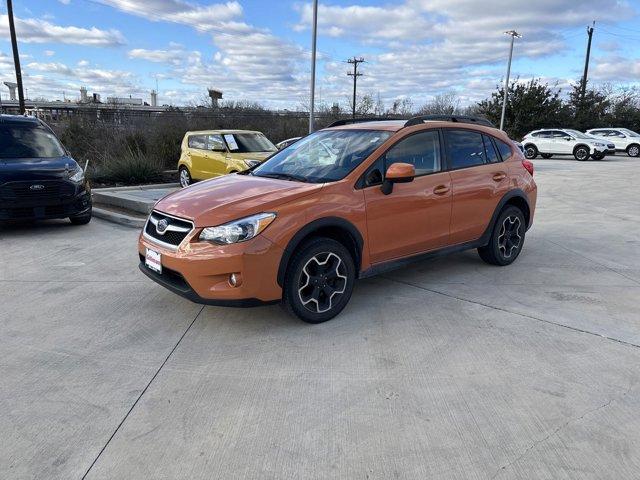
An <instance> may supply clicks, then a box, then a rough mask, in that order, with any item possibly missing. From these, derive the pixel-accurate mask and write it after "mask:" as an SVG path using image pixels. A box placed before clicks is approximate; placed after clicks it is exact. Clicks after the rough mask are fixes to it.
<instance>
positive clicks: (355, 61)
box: [347, 57, 364, 118]
mask: <svg viewBox="0 0 640 480" xmlns="http://www.w3.org/2000/svg"><path fill="white" fill-rule="evenodd" d="M347 63H350V64H352V65H353V73H351V72H347V75H349V76H350V77H353V105H352V107H353V108H352V115H353V118H356V90H357V85H358V77H361V76H362V75H363V74H362V73H358V65H359V64H361V63H364V58H362V57H360V58H356V57H353V58H350V59H349V60H347Z"/></svg>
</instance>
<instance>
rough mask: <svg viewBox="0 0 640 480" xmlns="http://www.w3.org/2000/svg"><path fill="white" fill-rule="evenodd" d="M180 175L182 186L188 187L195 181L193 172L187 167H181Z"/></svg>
mask: <svg viewBox="0 0 640 480" xmlns="http://www.w3.org/2000/svg"><path fill="white" fill-rule="evenodd" d="M178 177H179V178H180V186H181V187H182V188H187V187H188V186H189V185H191V184H192V183H193V180H192V178H191V174H190V173H189V169H188V168H187V167H180V170H179V174H178Z"/></svg>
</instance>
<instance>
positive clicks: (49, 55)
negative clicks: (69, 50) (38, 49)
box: [42, 50, 56, 57]
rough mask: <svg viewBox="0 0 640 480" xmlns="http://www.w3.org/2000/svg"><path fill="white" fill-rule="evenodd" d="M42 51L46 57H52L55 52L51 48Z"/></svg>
mask: <svg viewBox="0 0 640 480" xmlns="http://www.w3.org/2000/svg"><path fill="white" fill-rule="evenodd" d="M42 53H44V55H45V56H46V57H53V56H54V55H55V54H56V52H54V51H53V50H45V51H44V52H42Z"/></svg>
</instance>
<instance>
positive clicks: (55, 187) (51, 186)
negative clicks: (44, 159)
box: [0, 180, 76, 202]
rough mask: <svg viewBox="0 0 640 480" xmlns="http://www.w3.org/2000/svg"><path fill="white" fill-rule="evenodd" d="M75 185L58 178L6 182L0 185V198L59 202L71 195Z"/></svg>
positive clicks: (15, 200)
mask: <svg viewBox="0 0 640 480" xmlns="http://www.w3.org/2000/svg"><path fill="white" fill-rule="evenodd" d="M75 190H76V189H75V186H74V185H73V184H71V183H69V182H64V181H59V180H42V181H37V180H34V181H29V182H8V183H5V184H4V185H2V186H0V198H2V200H4V201H6V202H24V201H28V202H32V201H37V202H59V201H61V200H64V199H65V198H69V197H73V195H74V194H75Z"/></svg>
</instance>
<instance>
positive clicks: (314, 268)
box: [282, 237, 356, 323]
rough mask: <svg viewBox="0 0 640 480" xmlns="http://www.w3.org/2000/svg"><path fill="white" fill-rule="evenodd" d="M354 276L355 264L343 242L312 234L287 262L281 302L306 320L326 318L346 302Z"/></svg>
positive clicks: (313, 320) (338, 310)
mask: <svg viewBox="0 0 640 480" xmlns="http://www.w3.org/2000/svg"><path fill="white" fill-rule="evenodd" d="M355 278H356V268H355V264H354V261H353V258H352V256H351V254H350V253H349V251H348V250H347V249H346V248H345V247H344V245H342V244H341V243H339V242H337V241H335V240H332V239H330V238H322V237H319V238H313V239H311V240H309V241H307V242H305V243H304V244H303V245H302V246H301V247H299V248H298V251H297V252H296V253H295V254H294V255H293V257H292V259H291V262H290V263H289V267H288V268H287V272H286V275H285V281H284V287H283V295H282V303H283V306H284V308H285V309H286V310H287V311H288V312H289V313H291V314H292V315H295V316H297V317H298V318H300V319H301V320H304V321H305V322H308V323H321V322H326V321H327V320H331V319H332V318H333V317H335V316H336V315H338V314H339V313H340V312H341V311H342V309H343V308H344V307H345V306H346V305H347V303H348V302H349V299H350V298H351V293H352V291H353V285H354V283H355Z"/></svg>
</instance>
